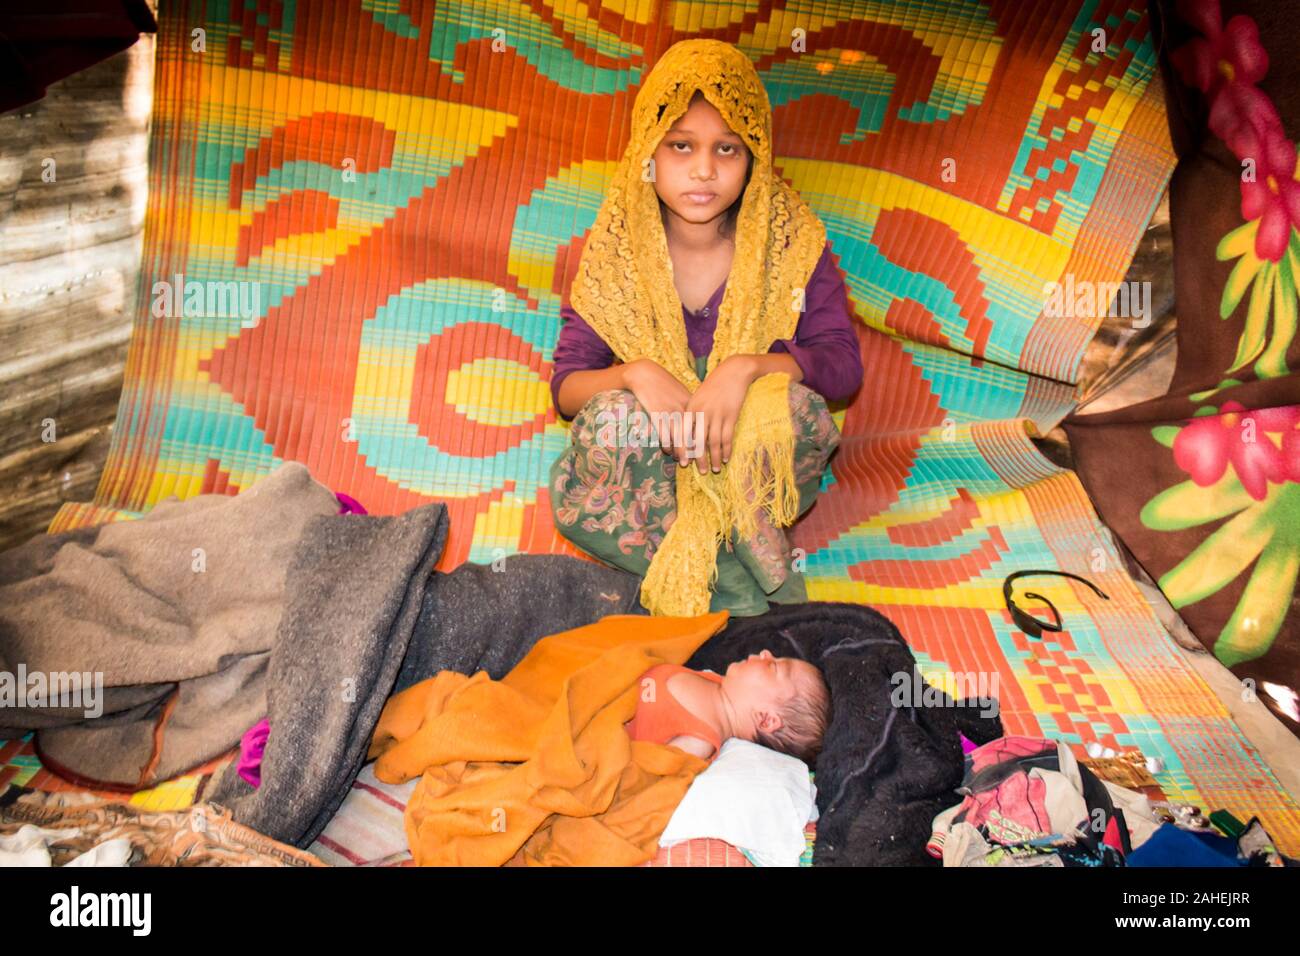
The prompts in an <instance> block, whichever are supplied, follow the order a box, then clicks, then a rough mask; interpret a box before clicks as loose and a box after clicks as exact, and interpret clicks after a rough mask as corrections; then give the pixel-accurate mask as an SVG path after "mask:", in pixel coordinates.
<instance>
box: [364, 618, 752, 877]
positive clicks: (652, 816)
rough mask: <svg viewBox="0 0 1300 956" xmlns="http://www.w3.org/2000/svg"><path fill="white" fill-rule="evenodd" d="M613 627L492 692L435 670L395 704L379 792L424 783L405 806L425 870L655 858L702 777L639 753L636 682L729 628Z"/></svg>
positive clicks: (684, 763)
mask: <svg viewBox="0 0 1300 956" xmlns="http://www.w3.org/2000/svg"><path fill="white" fill-rule="evenodd" d="M728 616H729V615H728V612H727V611H718V612H716V613H713V614H703V615H700V616H698V617H646V616H643V615H637V614H613V615H609V616H607V617H604V618H602V619H601V620H599V621H597V622H596V623H594V624H589V625H587V626H585V627H580V628H575V629H574V630H571V631H565V632H563V633H560V634H553V635H551V636H549V637H544V638H542V639H541V640H540V641H538V642H537V644H535V645H534V646H533V648H532V650H531V651H529V652H528V655H527V656H526V657H525V658H524V659H523V660H522V661H520V662H519V663H518V664H517V665H516V666H515V668H514V670H512V671H511V672H510V673H509V674H507V675H506V676H505V677H504V678H503V679H501V680H499V681H494V680H492V679H491V678H489V677H488V675H487V672H486V671H479V672H478V673H476V674H474V675H473V676H467V675H465V674H458V673H456V672H454V671H441V672H440V673H438V674H437V675H436V676H434V677H431V678H429V679H428V680H425V681H422V682H420V683H419V684H416V685H415V686H413V687H409V688H407V689H406V690H404V691H402V692H401V693H399V694H396V695H394V696H393V697H392V698H391V699H390V700H389V701H388V703H387V705H386V706H385V707H384V712H383V713H382V714H381V715H380V718H379V724H378V726H377V727H376V728H375V735H374V738H373V739H372V741H371V744H370V752H369V756H370V757H372V758H373V757H378V758H379V759H378V763H376V765H375V775H376V776H377V777H378V778H379V779H380V780H383V781H384V782H386V783H402V782H404V781H406V780H410V779H411V778H413V777H416V776H420V775H423V776H422V779H421V780H420V782H419V784H418V785H417V786H416V788H415V792H414V793H413V794H412V795H411V799H410V802H409V803H408V804H407V806H406V838H407V840H408V842H409V843H410V846H411V854H412V855H413V856H414V858H415V862H416V863H417V864H418V865H420V866H499V865H501V864H505V863H508V862H510V863H515V864H520V863H526V864H529V865H534V866H633V865H636V864H638V863H641V862H644V861H645V860H649V859H651V858H652V857H653V856H654V855H655V853H656V851H657V849H658V844H659V835H660V834H661V833H662V832H663V831H664V828H665V827H667V825H668V820H669V818H670V817H671V816H672V814H673V810H675V809H676V807H677V805H678V803H680V802H681V800H682V797H683V796H685V794H686V789H687V788H688V787H689V786H690V784H691V781H692V780H693V779H694V778H695V775H696V774H697V773H699V772H700V771H701V770H703V769H704V768H705V767H706V766H708V762H707V761H706V760H704V759H702V758H700V757H695V756H692V755H691V754H688V753H686V752H684V751H682V750H678V749H677V748H675V747H669V746H667V745H666V744H652V743H647V742H645V741H634V740H632V739H631V738H630V737H628V735H627V731H626V730H625V729H624V727H623V725H624V724H625V723H626V722H627V721H629V720H631V719H632V715H633V714H634V713H635V711H636V705H637V698H638V694H639V693H640V686H639V682H638V679H639V678H640V676H641V675H642V674H643V673H644V672H645V671H647V670H648V669H649V668H651V667H653V666H654V665H655V664H662V663H670V664H684V663H685V662H686V661H687V660H688V659H689V658H690V656H691V654H693V653H694V652H695V649H696V648H698V647H699V646H700V645H701V644H703V643H704V642H705V641H707V640H708V639H709V638H710V637H712V636H713V635H714V634H716V633H718V632H719V631H720V630H722V629H723V628H724V627H725V626H726V622H727V618H728Z"/></svg>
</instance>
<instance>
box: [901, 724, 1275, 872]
mask: <svg viewBox="0 0 1300 956" xmlns="http://www.w3.org/2000/svg"><path fill="white" fill-rule="evenodd" d="M957 792H958V793H960V794H962V795H963V796H964V799H963V800H962V802H961V803H959V804H956V805H955V806H951V807H949V808H948V809H946V810H944V811H943V812H942V813H940V814H939V815H938V816H936V817H935V818H934V823H933V827H932V829H933V832H932V833H931V835H930V840H929V842H928V843H927V844H926V851H927V852H928V853H929V854H930V855H931V856H933V857H935V858H937V859H942V860H943V864H944V866H1295V865H1297V863H1296V861H1294V860H1291V859H1289V858H1287V857H1285V856H1283V855H1281V854H1280V853H1278V852H1277V849H1276V847H1275V846H1274V845H1273V841H1272V839H1271V838H1270V837H1269V836H1268V833H1267V832H1266V831H1265V830H1264V827H1263V825H1262V824H1261V823H1260V821H1259V820H1258V819H1256V818H1252V819H1251V821H1250V823H1249V824H1242V823H1241V822H1240V821H1238V820H1236V818H1235V817H1233V816H1232V815H1231V814H1229V813H1227V812H1226V811H1216V812H1215V813H1213V814H1211V815H1210V817H1209V818H1208V819H1207V818H1204V817H1201V816H1200V814H1199V811H1197V810H1196V808H1179V807H1172V806H1170V805H1169V804H1166V803H1160V802H1157V803H1153V802H1152V801H1151V800H1150V799H1149V798H1148V797H1147V796H1146V794H1144V793H1141V792H1139V791H1136V790H1131V789H1128V788H1125V787H1121V786H1118V785H1116V784H1114V783H1111V782H1109V781H1107V780H1102V779H1099V778H1098V777H1097V775H1096V774H1094V773H1093V772H1092V771H1090V770H1089V769H1088V768H1087V767H1086V766H1084V765H1082V764H1080V763H1079V761H1078V760H1077V759H1076V758H1075V756H1074V754H1073V753H1072V752H1071V750H1070V748H1069V746H1068V745H1066V744H1065V743H1063V742H1059V741H1052V740H1042V739H1038V738H1034V737H1002V738H999V739H997V740H994V741H991V742H989V743H987V744H984V745H982V746H978V747H975V748H973V749H972V750H971V751H970V752H969V753H968V754H967V755H966V771H965V775H964V777H963V779H962V783H961V786H960V787H958V788H957ZM1193 811H1196V812H1193ZM1211 821H1212V823H1213V827H1212V826H1211ZM1215 828H1217V829H1218V830H1221V831H1222V833H1223V835H1222V836H1221V835H1219V833H1217V832H1215Z"/></svg>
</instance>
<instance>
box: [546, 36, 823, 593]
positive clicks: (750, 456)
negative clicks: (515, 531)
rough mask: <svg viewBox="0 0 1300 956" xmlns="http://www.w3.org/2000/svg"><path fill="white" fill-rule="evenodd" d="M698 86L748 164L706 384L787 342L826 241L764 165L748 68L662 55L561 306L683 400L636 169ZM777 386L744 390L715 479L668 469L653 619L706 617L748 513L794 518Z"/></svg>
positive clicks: (673, 327)
mask: <svg viewBox="0 0 1300 956" xmlns="http://www.w3.org/2000/svg"><path fill="white" fill-rule="evenodd" d="M697 89H698V90H700V91H701V92H702V93H703V94H704V97H705V99H707V100H708V101H709V102H710V103H711V104H713V106H714V107H715V108H716V109H717V110H718V112H719V113H720V114H721V115H722V118H723V120H724V121H725V122H726V123H727V125H728V126H730V127H731V129H732V131H733V132H734V133H736V134H737V135H738V136H740V137H741V138H742V139H743V140H744V141H745V145H746V146H747V147H748V148H749V150H750V152H751V153H752V154H753V168H752V171H751V175H750V180H749V184H748V186H747V187H746V188H745V192H744V196H743V200H742V202H741V207H740V212H739V216H738V217H737V221H736V233H735V246H736V248H735V255H734V258H733V260H732V264H731V272H730V273H729V275H728V277H727V287H726V293H725V296H724V298H723V300H722V305H721V308H720V309H719V310H718V323H717V330H716V331H715V333H714V336H713V350H712V352H710V353H709V358H708V366H707V370H706V374H707V373H708V372H712V371H713V369H715V368H716V367H717V366H718V363H719V362H721V361H722V360H723V359H725V358H727V357H729V356H732V355H740V354H756V355H762V354H765V353H766V352H767V350H768V348H770V347H771V345H772V343H773V342H775V341H776V340H777V339H786V338H790V337H792V336H793V335H794V330H795V327H796V326H797V325H798V323H799V317H800V315H801V310H802V308H803V299H804V288H805V286H806V284H807V282H808V280H809V278H810V277H811V276H812V273H813V269H814V268H816V265H817V260H818V259H819V258H820V256H821V253H822V249H823V247H824V246H825V244H826V229H825V227H824V226H823V225H822V223H821V220H819V219H818V218H817V216H816V215H815V214H814V213H813V212H812V210H811V209H809V208H808V206H807V205H806V204H805V203H804V202H803V200H802V199H800V198H799V195H798V194H797V193H796V192H795V191H794V190H793V189H791V188H790V187H789V186H788V185H786V183H785V182H784V181H782V179H781V178H780V177H779V176H778V175H777V174H776V172H775V170H774V169H773V168H772V109H771V106H770V104H769V102H768V98H767V91H766V90H765V89H764V88H763V83H762V81H761V80H760V79H759V76H758V72H757V71H756V70H755V69H754V65H753V64H752V63H751V62H750V60H749V58H748V57H747V56H745V54H743V53H742V52H741V51H740V50H738V49H736V48H735V47H734V46H732V45H731V44H729V43H723V42H721V41H719V40H684V41H682V42H680V43H676V44H674V45H673V46H672V47H670V48H669V49H668V50H667V51H666V52H665V53H664V54H663V56H662V57H660V59H659V61H658V62H657V63H656V64H655V67H654V69H653V70H651V72H650V74H649V76H647V77H646V80H645V84H644V85H643V86H642V87H641V89H640V90H639V91H638V93H637V97H636V102H635V104H634V105H633V110H632V135H631V141H630V142H629V143H628V147H627V150H626V152H624V154H623V158H622V160H620V162H619V165H618V168H617V169H616V170H615V172H614V175H613V179H612V181H611V183H610V187H609V192H608V194H607V195H606V197H605V201H604V203H603V204H602V205H601V207H600V211H599V213H597V215H596V222H595V225H594V226H593V227H592V229H591V232H590V234H589V235H588V237H587V241H586V245H585V247H584V249H583V253H582V260H581V262H580V263H579V266H578V271H577V274H576V276H575V277H574V282H573V287H572V290H571V291H570V301H571V303H572V305H573V307H574V308H575V309H576V310H577V311H578V312H579V314H581V315H582V317H583V319H585V320H586V322H587V324H588V325H590V326H591V327H592V328H593V329H594V330H595V331H596V333H597V334H599V335H600V337H601V338H602V339H604V340H605V342H606V344H607V345H608V346H609V347H610V349H611V350H612V351H613V352H614V354H615V355H616V356H617V357H618V358H619V360H621V361H623V362H632V361H635V360H636V359H641V358H648V359H652V360H653V361H655V362H656V363H658V364H659V365H661V366H663V368H665V369H666V370H668V371H669V372H670V373H671V374H672V375H674V376H675V377H676V378H677V379H678V381H680V382H681V383H682V384H683V385H685V386H686V388H687V389H689V390H690V391H691V392H694V391H695V390H696V389H697V388H699V387H700V378H699V376H698V375H696V373H695V362H694V357H693V356H692V354H691V350H690V345H689V344H688V342H687V338H686V326H685V323H684V321H683V318H682V303H681V300H680V298H678V295H677V289H676V287H675V286H674V285H673V266H672V260H671V259H670V257H669V255H668V241H667V237H666V236H665V234H664V228H663V221H662V219H661V218H660V212H659V200H658V195H657V193H656V192H655V187H654V183H653V182H651V181H650V177H649V175H647V174H646V170H647V169H648V168H649V167H650V164H649V163H648V162H647V160H649V159H650V158H651V157H652V156H653V155H654V152H655V150H656V149H657V148H658V146H659V143H660V141H661V140H662V139H663V137H664V134H665V133H666V132H667V131H668V129H669V127H671V126H672V125H673V123H675V122H676V121H677V119H678V117H680V116H681V115H682V114H683V113H685V112H686V110H687V109H688V107H689V106H690V102H691V98H692V97H693V96H694V94H695V91H696V90H697ZM789 384H790V376H789V375H786V374H784V373H775V374H769V375H764V376H762V377H761V378H759V379H757V380H756V381H755V382H754V383H753V384H752V385H751V386H750V388H749V391H748V393H747V395H746V397H745V402H744V404H743V405H742V406H741V409H740V416H739V419H738V420H737V422H736V429H735V434H734V436H733V440H732V453H731V457H730V459H729V460H728V463H727V464H726V465H724V466H722V469H721V471H719V472H718V473H716V474H715V473H714V472H713V471H711V470H706V472H705V474H703V475H701V474H700V472H699V468H698V463H697V462H696V461H694V460H690V459H688V464H687V466H686V467H680V466H679V467H678V468H677V479H676V480H677V516H676V519H675V520H674V521H673V524H672V527H671V528H669V530H668V533H667V534H666V535H665V536H664V540H663V541H662V542H661V544H660V546H659V549H658V551H656V552H655V554H654V556H653V557H652V559H651V561H650V567H649V570H648V571H647V572H646V576H645V580H644V581H643V582H642V585H641V603H642V605H644V606H645V608H646V609H647V610H649V611H650V612H651V613H652V614H669V615H677V616H695V615H699V614H706V613H708V610H709V602H710V596H711V591H712V588H713V584H714V581H715V580H716V576H717V554H718V546H719V545H721V544H723V543H725V544H726V547H727V548H728V549H730V548H731V529H732V527H733V526H734V527H735V528H737V529H738V530H739V532H740V534H741V535H742V536H745V535H749V534H752V533H753V531H754V529H755V521H754V516H755V513H756V512H755V511H754V510H753V509H754V508H756V507H762V508H763V509H764V510H765V511H766V512H767V514H768V517H769V518H770V519H771V521H772V523H773V524H774V525H776V526H777V527H787V526H789V525H791V524H793V523H794V520H795V518H797V517H798V508H799V489H798V487H797V485H796V484H795V478H794V427H793V424H792V422H791V421H790V406H789V398H788V389H789ZM768 462H770V463H771V464H770V468H765V467H764V466H765V464H766V463H768ZM750 485H752V488H753V492H754V494H755V495H756V498H755V500H754V501H753V502H752V503H751V502H749V501H747V498H746V493H745V489H746V488H747V487H749V486H750Z"/></svg>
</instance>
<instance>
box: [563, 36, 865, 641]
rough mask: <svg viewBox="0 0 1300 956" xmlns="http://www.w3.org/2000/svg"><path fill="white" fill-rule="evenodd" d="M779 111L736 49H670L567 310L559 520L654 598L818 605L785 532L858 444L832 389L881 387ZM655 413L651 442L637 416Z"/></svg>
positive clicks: (662, 606)
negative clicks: (800, 188) (779, 126)
mask: <svg viewBox="0 0 1300 956" xmlns="http://www.w3.org/2000/svg"><path fill="white" fill-rule="evenodd" d="M771 123H772V117H771V107H770V105H769V102H768V98H767V93H766V91H765V90H764V88H763V84H762V82H761V80H760V78H759V76H758V74H757V71H756V70H755V69H754V66H753V64H752V63H751V62H750V61H749V58H748V57H746V56H745V55H744V54H743V53H741V52H740V51H739V50H737V49H736V48H735V47H733V46H731V45H730V44H727V43H723V42H721V41H717V40H686V41H682V42H680V43H677V44H675V45H674V46H672V47H671V48H669V49H668V50H667V51H666V52H665V53H664V55H663V56H662V57H661V58H660V60H659V61H658V62H657V63H656V64H655V67H654V69H653V70H652V71H651V72H650V74H649V75H648V76H647V78H646V81H645V83H644V85H643V86H642V87H641V89H640V91H638V93H637V97H636V102H635V104H634V107H633V116H632V130H631V141H630V143H629V145H628V147H627V150H626V151H625V153H624V155H623V159H622V160H621V162H620V163H619V166H618V168H617V169H616V170H615V172H614V174H613V177H612V180H611V185H610V189H609V193H608V195H607V196H606V198H605V201H604V203H603V204H602V206H601V208H600V211H599V213H598V214H597V217H596V222H595V224H594V225H593V227H592V229H591V231H590V233H589V234H588V236H587V239H586V242H585V245H584V247H583V252H582V258H581V260H580V263H579V267H578V271H577V274H576V276H575V278H574V282H573V285H572V288H571V290H570V295H569V299H570V304H568V305H566V306H565V307H564V309H563V314H564V317H565V320H566V321H565V325H564V328H563V330H562V332H561V335H560V341H559V342H558V344H557V345H556V349H555V353H554V373H553V376H552V380H551V388H552V396H553V398H554V400H555V405H556V408H557V409H558V410H559V412H560V413H561V414H562V415H565V416H574V423H573V427H572V430H571V442H570V445H569V447H568V448H567V449H566V450H565V452H564V453H563V454H561V456H560V457H559V458H558V459H557V460H556V461H555V462H554V464H553V465H552V468H551V473H550V498H551V506H552V512H553V516H554V519H555V526H556V528H557V530H558V531H559V532H560V533H561V534H562V535H564V536H565V537H566V538H568V539H569V540H570V541H572V542H573V543H574V544H575V545H577V546H578V547H580V548H582V549H583V550H584V551H586V552H588V553H589V554H592V555H593V556H595V557H597V558H599V559H601V560H602V561H604V562H606V563H608V564H612V565H614V566H616V567H620V568H623V569H625V570H629V571H632V572H633V573H636V574H638V575H641V576H643V577H644V581H643V583H642V588H641V600H642V604H643V605H644V606H645V607H646V608H647V609H648V610H649V611H650V612H651V613H654V614H678V615H687V616H689V615H697V614H703V613H706V612H708V611H718V610H723V609H726V610H729V611H731V612H732V613H733V614H735V615H740V616H745V615H751V614H761V613H763V612H764V611H766V610H767V608H768V599H769V598H770V599H771V600H772V601H778V602H782V603H789V602H797V601H804V600H807V592H806V589H805V587H804V584H803V579H802V575H801V574H800V573H798V569H797V568H796V567H792V565H791V560H790V559H791V557H792V554H791V549H790V547H789V543H788V541H787V539H786V536H785V534H784V532H783V530H782V529H783V528H784V527H787V526H789V525H791V524H793V523H794V521H795V519H796V518H797V517H798V516H799V515H801V514H803V513H804V512H805V511H806V510H807V509H808V508H809V507H811V506H812V503H813V501H814V500H815V498H816V496H817V493H818V491H819V489H820V483H821V478H822V474H823V473H824V471H825V468H826V463H827V461H828V459H829V457H830V455H831V454H832V453H833V452H834V450H835V448H836V447H837V446H838V444H839V440H840V435H839V431H838V429H837V428H836V427H835V423H834V421H833V420H832V419H831V417H830V413H829V411H828V410H827V408H826V399H831V400H843V399H846V398H848V397H849V396H850V395H851V394H852V393H853V392H854V391H856V389H857V388H858V387H859V386H860V384H861V381H862V360H861V354H860V350H859V347H858V343H857V338H856V335H855V334H854V331H853V324H852V319H851V317H850V315H849V312H848V305H847V297H846V295H845V290H844V283H843V281H842V279H840V276H839V274H838V272H837V271H836V268H835V265H834V261H833V260H832V258H831V255H830V248H829V245H828V244H827V242H826V230H825V227H824V226H823V225H822V223H821V222H820V220H818V218H817V217H816V215H815V214H813V212H812V211H811V210H810V209H809V208H808V207H807V205H806V204H805V203H804V202H803V201H802V200H801V199H800V198H799V196H798V194H797V193H796V192H795V191H794V190H793V189H791V188H790V187H789V186H788V185H787V184H786V183H785V182H784V181H783V180H782V179H781V177H780V176H779V175H778V174H777V173H776V171H775V169H774V168H773V165H772V143H771ZM579 313H580V314H579ZM615 359H617V360H618V361H617V364H614V362H615ZM642 415H648V416H650V417H651V420H652V421H655V422H656V423H657V426H656V431H657V433H656V434H655V435H654V436H652V437H650V438H649V440H640V441H639V440H637V436H636V435H635V434H629V433H628V432H627V430H626V429H625V428H619V427H618V424H617V423H618V422H619V421H622V422H625V423H626V422H635V421H637V420H639V419H640V418H641V416H642ZM659 425H662V427H658V426H659Z"/></svg>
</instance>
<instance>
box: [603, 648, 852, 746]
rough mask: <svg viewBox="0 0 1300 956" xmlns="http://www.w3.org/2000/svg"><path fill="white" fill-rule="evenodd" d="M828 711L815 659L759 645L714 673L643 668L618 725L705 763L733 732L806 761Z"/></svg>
mask: <svg viewBox="0 0 1300 956" xmlns="http://www.w3.org/2000/svg"><path fill="white" fill-rule="evenodd" d="M830 714H831V711H830V691H829V690H828V688H827V687H826V680H825V678H823V677H822V673H821V671H820V670H818V669H817V667H816V666H815V665H813V664H810V663H808V662H807V661H803V660H800V659H799V658H797V657H773V656H772V652H771V651H761V652H759V653H758V654H751V655H750V656H749V657H748V658H746V659H745V660H743V661H736V662H735V663H734V664H732V665H731V666H730V667H728V668H727V673H726V674H725V675H724V676H721V677H719V676H718V675H717V674H713V673H710V672H708V671H694V670H690V669H689V668H686V667H681V666H679V665H676V664H659V665H657V666H655V667H652V668H650V669H649V670H648V671H646V672H645V674H643V675H642V676H641V697H640V698H639V699H638V701H637V708H636V714H635V715H634V716H633V718H632V719H631V720H630V721H628V722H627V723H626V724H625V725H624V726H625V727H626V728H627V732H628V734H629V736H631V738H632V739H633V740H648V741H650V742H651V743H657V744H669V745H670V746H673V747H678V748H680V749H682V750H685V751H686V752H687V753H691V754H695V755H696V756H697V757H707V758H708V760H709V763H713V761H714V760H715V759H716V758H717V756H718V752H719V751H720V750H722V745H723V743H725V742H726V741H727V740H728V739H730V738H731V737H739V738H740V739H742V740H751V741H753V742H754V743H757V744H762V745H763V746H764V747H770V748H771V749H773V750H778V751H780V752H781V753H785V754H789V755H790V756H792V757H798V758H799V759H800V760H802V761H803V762H804V763H806V764H807V765H808V766H809V767H812V766H814V765H815V764H816V762H817V755H818V753H820V752H821V749H822V738H823V737H824V736H825V733H826V727H827V725H828V724H829V723H830Z"/></svg>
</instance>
